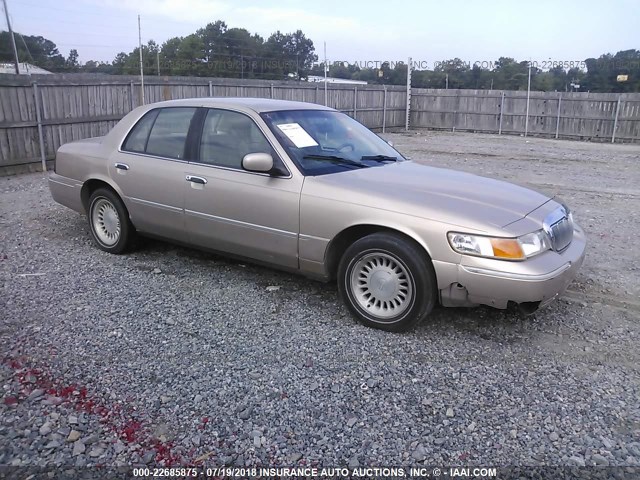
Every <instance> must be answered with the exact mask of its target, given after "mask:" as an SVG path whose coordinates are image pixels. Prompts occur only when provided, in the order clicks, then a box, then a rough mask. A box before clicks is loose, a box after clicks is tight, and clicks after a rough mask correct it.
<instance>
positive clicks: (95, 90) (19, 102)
mask: <svg viewBox="0 0 640 480" xmlns="http://www.w3.org/2000/svg"><path fill="white" fill-rule="evenodd" d="M141 93H142V92H141V88H140V79H139V77H134V76H131V77H129V76H115V77H114V76H95V75H91V76H89V75H33V76H31V77H25V76H20V77H16V76H15V75H0V170H2V169H3V167H13V166H19V165H29V164H34V165H40V164H42V163H43V162H44V161H46V160H52V159H53V158H54V157H55V152H56V150H57V149H58V147H59V146H60V145H62V144H64V143H67V142H70V141H73V140H79V139H82V138H87V137H94V136H100V135H104V134H106V133H107V132H108V131H109V130H110V129H111V128H112V127H113V126H114V125H115V124H116V123H117V122H118V120H120V119H121V118H122V117H124V116H125V115H126V114H127V113H128V112H130V111H131V110H132V109H133V108H135V107H137V106H139V105H141V104H142V101H141ZM326 96H327V104H328V105H329V106H330V107H332V108H335V109H337V110H340V111H343V112H345V113H347V114H348V115H351V116H352V117H354V118H356V119H357V120H358V121H360V122H361V123H363V124H364V125H366V126H367V127H369V128H372V129H379V130H386V129H391V128H404V127H405V121H406V109H407V105H406V103H407V93H406V88H405V87H403V86H382V85H349V84H331V83H330V84H327V91H326ZM192 97H263V98H277V99H284V100H297V101H303V102H312V103H320V104H324V103H325V85H324V83H307V82H293V81H291V82H289V81H286V82H277V81H274V82H269V81H262V80H239V79H221V78H215V79H209V78H202V77H145V81H144V98H145V103H151V102H158V101H162V100H171V99H176V98H192ZM41 145H42V148H41ZM4 170H5V173H6V170H7V169H6V168H4ZM9 171H11V169H9Z"/></svg>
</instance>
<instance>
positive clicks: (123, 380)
mask: <svg viewBox="0 0 640 480" xmlns="http://www.w3.org/2000/svg"><path fill="white" fill-rule="evenodd" d="M387 137H389V138H390V139H392V140H393V141H394V143H395V145H396V146H397V147H398V148H399V150H400V151H402V152H404V153H406V154H407V155H409V156H412V157H413V158H414V159H415V160H418V161H421V162H424V163H428V164H432V165H438V166H447V167H452V168H457V169H461V170H466V171H470V172H475V173H479V174H484V175H488V176H494V177H499V178H506V179H509V180H511V181H514V182H516V183H520V184H523V185H526V186H530V187H534V188H537V189H538V190H542V191H544V192H547V193H554V192H560V193H561V194H562V195H563V196H564V197H565V200H566V201H567V202H568V203H569V205H571V206H572V207H573V208H574V211H575V214H576V217H577V219H578V222H580V223H581V224H582V225H583V226H584V227H585V229H586V230H587V233H588V236H589V241H590V244H589V250H588V255H587V260H586V263H585V266H584V267H583V269H582V271H581V272H580V274H579V276H578V278H577V279H576V281H575V282H574V283H573V284H572V285H571V287H570V290H569V291H568V292H567V294H566V295H565V296H563V297H562V298H561V299H560V300H558V301H557V302H556V303H554V304H552V305H551V306H549V307H548V308H547V309H545V310H542V311H540V312H538V313H536V314H535V315H534V316H531V317H527V318H526V319H522V318H520V317H518V316H517V315H515V314H512V313H508V312H504V311H498V310H493V309H490V308H476V309H442V308H439V309H436V311H435V312H434V313H433V315H432V316H431V318H430V319H429V320H428V321H427V322H425V323H424V324H422V325H420V326H419V327H418V328H417V329H416V330H415V331H413V332H410V333H408V334H392V333H385V332H381V331H377V330H372V329H368V328H365V327H362V326H360V325H359V324H357V323H356V322H355V321H354V320H353V319H352V318H351V317H350V316H349V314H348V313H347V310H346V308H344V307H343V306H342V305H341V304H340V302H339V301H338V299H337V292H336V287H335V285H332V284H328V285H325V284H320V283H316V282H313V281H311V280H307V279H304V278H299V277H296V276H292V275H289V274H285V273H280V272H277V271H272V270H269V269H265V268H261V267H257V266H252V265H249V264H243V263H239V262H236V261H230V260H226V259H223V258H221V257H217V256H214V255H211V254H207V253H201V252H198V251H195V250H190V249H185V248H181V247H176V246H173V245H169V244H165V243H161V242H155V241H146V242H145V243H144V244H143V245H142V246H141V247H140V248H139V249H138V250H137V251H135V252H134V253H132V254H129V255H127V256H113V255H109V254H107V253H104V252H101V251H100V250H98V249H97V248H96V247H94V246H93V244H92V242H91V240H90V236H89V231H88V227H87V225H86V221H85V219H84V218H83V217H82V216H80V215H78V214H76V213H74V212H72V211H70V210H68V209H66V208H64V207H62V206H59V205H57V204H55V203H54V202H53V201H52V200H51V197H50V195H49V192H48V188H47V186H46V184H45V182H44V181H43V179H42V175H41V174H29V175H23V176H18V177H5V178H0V227H1V229H0V278H1V287H2V291H1V302H2V305H0V317H1V318H0V346H1V349H2V350H1V353H2V358H3V362H2V366H1V367H0V384H1V385H2V393H1V395H2V402H0V465H6V464H8V465H63V466H65V467H72V466H79V467H81V466H85V465H131V464H148V465H181V464H192V465H193V464H198V465H218V466H219V465H223V464H224V465H238V466H268V465H269V466H270V465H281V466H284V465H287V466H293V465H320V466H350V467H355V466H366V465H378V466H381V465H388V466H389V465H394V466H412V465H414V466H415V465H423V464H426V465H490V466H499V465H520V466H524V465H624V466H637V465H640V406H639V402H638V393H639V388H638V385H639V384H638V379H639V375H638V373H639V365H640V364H639V360H640V354H639V352H640V349H639V348H638V334H639V333H640V301H639V300H638V298H639V297H640V282H639V281H638V268H639V265H640V261H639V259H640V253H638V251H637V250H635V249H634V248H633V246H634V244H635V242H634V238H635V235H636V234H637V232H638V230H639V229H640V218H639V217H638V212H640V189H639V185H640V164H639V163H638V162H639V161H640V147H638V146H637V145H636V146H628V145H606V144H589V143H579V142H569V141H552V140H543V139H534V138H529V139H524V138H520V137H498V136H493V135H473V134H460V133H457V134H449V133H433V132H421V133H418V134H417V133H415V132H414V133H412V134H411V135H403V134H394V135H387Z"/></svg>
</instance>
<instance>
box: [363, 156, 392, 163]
mask: <svg viewBox="0 0 640 480" xmlns="http://www.w3.org/2000/svg"><path fill="white" fill-rule="evenodd" d="M360 160H375V161H376V162H397V161H398V157H390V156H389V155H364V156H363V157H361V158H360Z"/></svg>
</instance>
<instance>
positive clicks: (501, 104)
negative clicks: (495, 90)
mask: <svg viewBox="0 0 640 480" xmlns="http://www.w3.org/2000/svg"><path fill="white" fill-rule="evenodd" d="M502 112H504V90H503V91H502V97H501V98H500V121H499V126H498V135H502Z"/></svg>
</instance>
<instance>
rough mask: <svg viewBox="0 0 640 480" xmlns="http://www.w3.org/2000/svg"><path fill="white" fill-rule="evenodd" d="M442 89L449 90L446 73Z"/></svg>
mask: <svg viewBox="0 0 640 480" xmlns="http://www.w3.org/2000/svg"><path fill="white" fill-rule="evenodd" d="M444 88H445V90H449V74H448V73H447V74H446V75H445V77H444Z"/></svg>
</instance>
